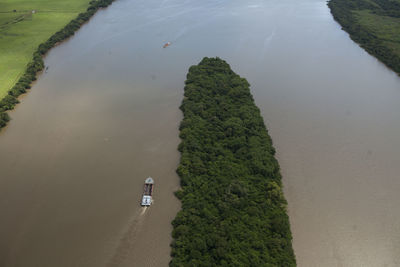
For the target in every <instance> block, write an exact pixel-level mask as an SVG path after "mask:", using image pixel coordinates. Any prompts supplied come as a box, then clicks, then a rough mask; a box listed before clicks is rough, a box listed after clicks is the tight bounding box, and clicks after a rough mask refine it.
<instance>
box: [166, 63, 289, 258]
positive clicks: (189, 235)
mask: <svg viewBox="0 0 400 267" xmlns="http://www.w3.org/2000/svg"><path fill="white" fill-rule="evenodd" d="M184 90H185V93H184V99H183V101H182V105H181V110H182V111H183V114H184V118H183V120H182V122H181V124H180V138H181V140H182V142H181V143H180V145H179V148H178V149H179V151H180V152H181V160H180V165H179V167H178V169H177V173H178V174H179V176H180V178H181V189H180V190H179V191H178V192H176V195H177V197H178V198H179V199H180V200H181V202H182V210H181V211H180V212H179V213H178V214H177V216H176V218H175V219H174V221H173V222H172V224H173V227H174V230H173V238H174V240H173V242H172V244H171V246H172V260H171V262H170V266H295V265H296V261H295V256H294V253H293V249H292V235H291V232H290V226H289V220H288V216H287V213H286V204H287V203H286V200H285V198H284V196H283V193H282V183H281V175H280V171H279V164H278V162H277V160H276V159H275V157H274V154H275V150H274V148H273V146H272V141H271V138H270V137H269V135H268V132H267V129H266V127H265V124H264V121H263V119H262V117H261V115H260V111H259V109H258V108H257V107H256V105H255V103H254V100H253V97H252V95H251V93H250V89H249V83H248V82H247V81H246V79H243V78H241V77H240V76H238V75H237V74H235V73H234V72H233V71H232V70H231V68H230V66H229V65H228V64H227V63H226V62H225V61H223V60H221V59H219V58H204V59H203V60H202V61H201V62H200V64H198V65H197V66H192V67H190V69H189V73H188V74H187V80H186V82H185V89H184Z"/></svg>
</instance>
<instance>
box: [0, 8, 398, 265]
mask: <svg viewBox="0 0 400 267" xmlns="http://www.w3.org/2000/svg"><path fill="white" fill-rule="evenodd" d="M168 41H169V42H171V45H170V46H169V47H168V48H165V49H163V48H162V46H163V45H164V44H165V43H166V42H168ZM203 56H219V57H222V58H224V59H226V60H227V61H228V62H229V63H230V64H231V66H232V68H233V69H234V70H235V71H236V72H238V73H239V74H240V75H242V76H244V77H246V78H247V79H248V80H249V82H250V83H251V85H252V87H251V89H252V92H253V95H254V97H255V100H256V103H257V105H258V106H259V107H260V108H261V110H262V114H263V116H264V118H265V121H266V123H267V125H268V127H269V130H270V134H271V135H272V138H273V140H274V143H275V146H276V148H277V151H278V157H279V161H280V164H281V167H282V173H283V176H284V177H283V179H284V185H285V194H286V197H287V199H288V202H289V215H290V221H291V225H292V231H293V236H294V249H295V252H296V256H297V261H298V265H299V266H307V267H308V266H399V265H400V210H399V209H398V207H399V206H400V197H399V193H398V192H399V191H400V180H399V173H400V156H399V151H400V139H399V138H398V137H399V136H400V119H399V114H400V79H399V77H397V76H396V75H395V74H394V73H393V72H391V71H390V70H388V69H387V68H385V67H384V66H383V65H382V64H380V63H379V62H377V60H376V59H374V58H373V57H371V56H369V55H368V54H367V53H365V52H364V51H363V50H362V49H361V48H359V47H358V46H357V45H356V44H354V43H353V42H352V41H351V40H350V39H349V37H348V35H347V34H346V33H345V32H343V31H341V29H340V27H339V25H338V24H337V23H335V22H334V21H333V19H332V16H331V15H330V13H329V9H328V8H327V6H326V3H325V1H322V0H303V1H295V0H283V1H282V0H279V1H278V0H265V1H261V0H249V1H238V0H233V1H228V0H213V1H211V0H205V1H194V0H186V1H177V0H146V1H144V0H117V1H116V2H114V4H113V5H112V6H110V7H109V8H107V9H106V10H102V11H100V12H98V14H96V15H95V17H94V18H93V19H92V20H91V21H90V22H89V23H88V24H86V25H85V26H83V28H82V29H81V30H80V31H79V32H78V33H77V34H76V35H75V36H74V37H73V38H71V39H70V40H68V41H67V42H65V43H63V44H61V45H60V46H58V47H56V48H55V49H53V50H52V51H51V52H50V53H49V55H48V56H47V57H46V60H45V61H46V65H48V66H49V70H48V72H47V73H46V74H43V75H41V76H40V77H39V80H38V82H37V83H36V84H35V85H34V86H33V88H32V90H31V92H29V94H27V95H26V96H24V97H22V99H21V100H22V101H21V102H22V104H20V105H18V107H17V108H16V109H15V110H14V111H13V112H11V116H12V118H13V120H12V122H11V123H10V125H9V126H8V127H7V128H6V129H4V130H3V131H2V132H1V133H0V266H7V267H9V266H40V267H46V266H49V267H50V266H61V267H62V266H68V267H69V266H85V267H91V266H96V267H97V266H167V264H168V261H169V243H170V241H171V238H170V232H171V225H170V221H171V220H172V218H173V217H174V216H175V214H176V212H177V211H178V210H179V207H180V206H179V201H178V200H177V199H176V198H175V197H174V196H173V191H175V190H176V189H177V188H178V186H179V179H178V177H177V176H176V174H175V168H176V166H177V164H178V160H179V154H178V152H177V150H176V147H177V145H178V143H179V139H178V125H179V122H180V120H181V113H180V111H179V109H178V107H179V104H180V102H181V99H182V92H183V82H184V80H185V75H186V72H187V69H188V67H189V66H190V65H192V64H197V63H198V62H199V61H200V60H201V58H202V57H203ZM149 175H150V176H152V177H154V179H155V182H156V186H155V191H154V198H155V202H154V205H152V206H151V207H150V208H147V209H145V208H141V207H140V206H139V201H140V197H141V193H142V189H143V182H144V179H145V178H146V177H147V176H149Z"/></svg>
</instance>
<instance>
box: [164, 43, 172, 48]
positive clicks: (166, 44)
mask: <svg viewBox="0 0 400 267" xmlns="http://www.w3.org/2000/svg"><path fill="white" fill-rule="evenodd" d="M170 45H171V42H167V43H165V44H164V45H163V48H167V47H168V46H170Z"/></svg>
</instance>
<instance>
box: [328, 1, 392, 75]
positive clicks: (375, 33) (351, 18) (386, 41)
mask: <svg viewBox="0 0 400 267" xmlns="http://www.w3.org/2000/svg"><path fill="white" fill-rule="evenodd" d="M328 5H329V7H330V9H331V12H332V14H333V16H334V18H335V19H336V20H337V21H338V22H339V23H340V24H341V25H342V27H343V29H344V30H346V31H347V32H348V33H349V34H350V37H351V38H352V39H353V40H354V41H355V42H357V43H359V44H360V45H361V47H363V48H364V49H365V50H366V51H367V52H368V53H370V54H372V55H374V56H375V57H377V58H378V59H379V60H380V61H382V62H383V63H384V64H386V65H387V66H388V67H389V68H391V69H393V70H394V71H395V72H397V73H398V74H399V75H400V0H330V2H329V3H328Z"/></svg>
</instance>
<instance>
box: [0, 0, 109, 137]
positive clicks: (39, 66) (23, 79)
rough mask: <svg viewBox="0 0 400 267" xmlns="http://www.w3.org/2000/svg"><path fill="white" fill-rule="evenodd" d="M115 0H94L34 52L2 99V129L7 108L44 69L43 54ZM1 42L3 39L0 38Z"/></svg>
mask: <svg viewBox="0 0 400 267" xmlns="http://www.w3.org/2000/svg"><path fill="white" fill-rule="evenodd" d="M112 2H113V0H93V1H90V3H89V7H88V8H87V9H86V11H85V12H83V13H80V14H79V15H78V16H77V17H76V18H75V19H73V20H72V21H70V22H69V23H68V24H67V25H66V26H65V27H64V28H62V29H61V30H60V31H58V32H56V33H55V34H53V35H52V36H51V37H50V38H49V39H47V41H45V42H44V43H41V44H40V45H39V47H37V49H36V51H35V52H34V53H33V57H32V59H31V61H30V62H29V63H28V65H27V66H26V69H25V72H24V73H23V74H22V75H21V76H20V78H19V79H18V81H17V82H16V83H15V85H14V86H13V87H12V88H11V89H10V90H9V91H8V94H7V95H6V96H5V97H3V98H2V99H1V100H0V129H1V128H2V127H4V126H5V125H6V124H7V122H8V121H9V119H10V118H9V116H8V115H7V114H6V111H7V110H11V109H13V108H14V106H15V105H16V104H17V103H18V99H17V98H18V96H20V95H21V94H23V93H25V92H26V90H27V89H29V88H30V87H31V83H32V82H33V81H35V80H36V74H37V73H38V72H40V71H41V70H43V68H44V63H43V59H42V57H43V55H45V54H46V53H47V51H49V50H50V49H51V48H52V47H54V46H55V45H56V44H57V43H59V42H61V41H63V40H65V39H66V38H68V37H70V36H72V35H73V34H74V33H75V31H76V30H78V29H79V28H80V27H81V25H82V24H84V23H85V22H86V21H88V20H89V18H90V17H91V16H93V14H94V13H95V12H96V11H97V10H98V9H99V8H103V7H107V6H108V5H110V4H111V3H112ZM0 43H1V39H0Z"/></svg>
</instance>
